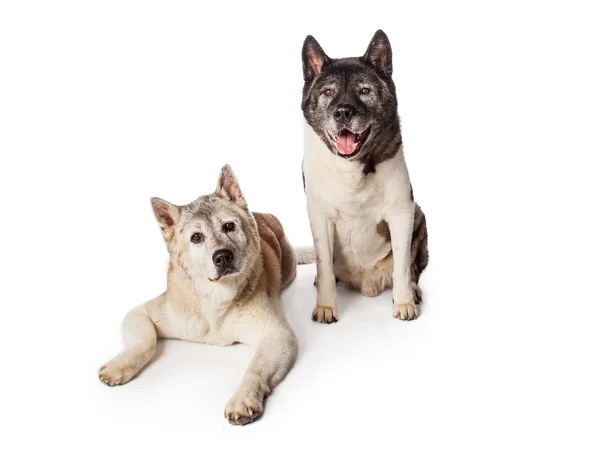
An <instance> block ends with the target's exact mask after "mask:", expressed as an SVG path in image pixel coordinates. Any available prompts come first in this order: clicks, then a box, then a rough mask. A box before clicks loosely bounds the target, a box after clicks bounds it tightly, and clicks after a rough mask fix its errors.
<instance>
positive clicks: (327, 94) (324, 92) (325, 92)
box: [323, 88, 333, 96]
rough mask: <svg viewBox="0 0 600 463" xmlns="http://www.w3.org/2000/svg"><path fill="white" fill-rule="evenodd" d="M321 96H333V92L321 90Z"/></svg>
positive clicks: (328, 89)
mask: <svg viewBox="0 0 600 463" xmlns="http://www.w3.org/2000/svg"><path fill="white" fill-rule="evenodd" d="M323 95H325V96H331V95H333V90H332V89H330V88H326V89H325V90H323Z"/></svg>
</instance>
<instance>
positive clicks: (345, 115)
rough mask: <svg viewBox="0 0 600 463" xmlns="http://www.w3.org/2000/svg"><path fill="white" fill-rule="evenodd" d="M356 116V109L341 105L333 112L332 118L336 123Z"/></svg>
mask: <svg viewBox="0 0 600 463" xmlns="http://www.w3.org/2000/svg"><path fill="white" fill-rule="evenodd" d="M355 114H356V109H355V108H354V107H353V106H350V105H349V104H341V105H339V106H338V107H337V108H335V111H334V112H333V118H334V119H335V120H336V121H347V120H350V119H352V117H353V116H354V115H355Z"/></svg>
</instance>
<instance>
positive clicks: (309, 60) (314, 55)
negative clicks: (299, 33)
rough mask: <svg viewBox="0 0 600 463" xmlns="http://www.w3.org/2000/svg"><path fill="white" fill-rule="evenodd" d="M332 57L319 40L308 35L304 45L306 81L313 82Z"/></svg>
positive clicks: (303, 61) (303, 58)
mask: <svg viewBox="0 0 600 463" xmlns="http://www.w3.org/2000/svg"><path fill="white" fill-rule="evenodd" d="M330 61H331V59H330V58H329V57H328V56H327V55H326V54H325V52H324V51H323V49H322V48H321V45H319V42H317V41H316V40H315V38H314V37H313V36H312V35H308V36H306V39H305V40H304V45H303V46H302V70H303V71H304V82H312V81H313V80H314V79H315V78H316V77H317V76H318V75H319V74H321V70H322V69H323V65H325V64H327V63H329V62H330Z"/></svg>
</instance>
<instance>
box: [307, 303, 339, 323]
mask: <svg viewBox="0 0 600 463" xmlns="http://www.w3.org/2000/svg"><path fill="white" fill-rule="evenodd" d="M312 319H313V321H315V322H319V323H327V324H329V323H335V322H337V321H338V319H337V310H336V309H335V307H322V306H317V307H315V309H314V310H313V313H312Z"/></svg>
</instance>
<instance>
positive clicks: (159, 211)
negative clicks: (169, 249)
mask: <svg viewBox="0 0 600 463" xmlns="http://www.w3.org/2000/svg"><path fill="white" fill-rule="evenodd" d="M151 203H152V209H153V210H154V215H155V217H156V220H158V224H159V225H160V229H161V231H162V234H163V237H164V238H165V240H166V241H167V242H168V241H171V238H173V235H174V230H173V228H174V226H175V224H176V223H177V221H178V220H179V216H180V207H179V206H175V205H174V204H171V203H170V202H168V201H165V200H164V199H160V198H152V199H151Z"/></svg>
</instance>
